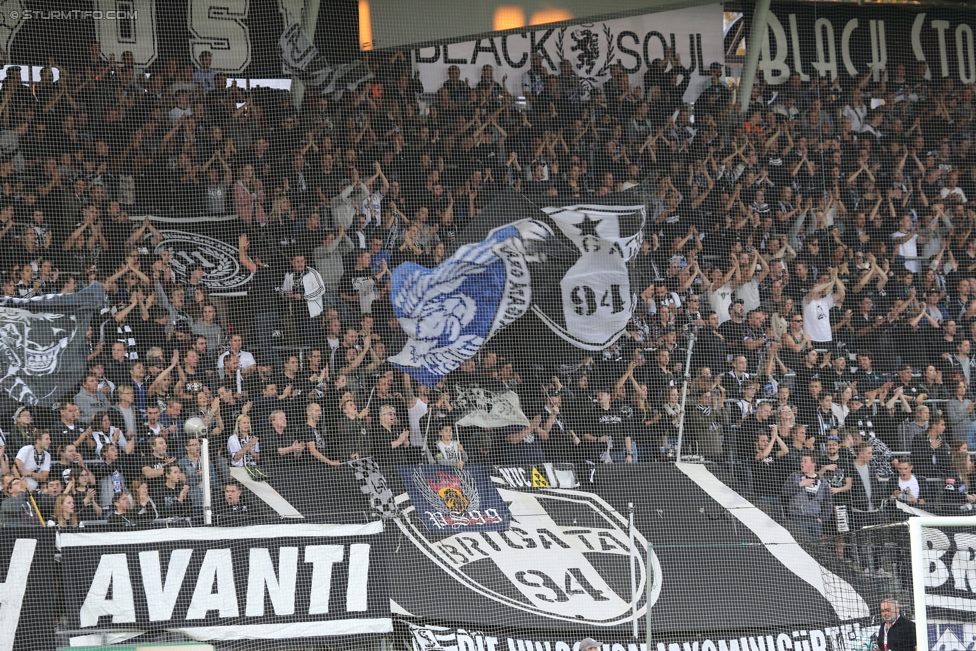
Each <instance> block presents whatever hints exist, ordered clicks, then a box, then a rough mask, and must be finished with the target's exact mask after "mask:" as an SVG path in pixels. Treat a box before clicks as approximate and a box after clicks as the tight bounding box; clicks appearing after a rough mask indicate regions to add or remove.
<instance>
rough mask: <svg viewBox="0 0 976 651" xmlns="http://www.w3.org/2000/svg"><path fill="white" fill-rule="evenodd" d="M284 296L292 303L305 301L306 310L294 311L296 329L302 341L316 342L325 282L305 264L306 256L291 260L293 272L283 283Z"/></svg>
mask: <svg viewBox="0 0 976 651" xmlns="http://www.w3.org/2000/svg"><path fill="white" fill-rule="evenodd" d="M281 293H282V295H283V296H284V297H285V298H286V299H289V300H292V301H305V305H306V309H305V310H300V309H292V317H293V318H294V320H295V327H296V329H297V330H298V334H299V336H300V337H301V340H302V341H316V339H315V337H316V336H317V335H318V318H319V316H321V315H322V310H323V299H324V298H325V296H324V294H325V282H324V281H323V280H322V275H321V274H319V272H318V271H316V270H315V269H314V268H312V267H309V266H307V265H306V263H305V256H304V255H295V256H294V257H292V259H291V270H290V271H288V272H287V273H286V274H285V278H284V281H283V282H282V283H281Z"/></svg>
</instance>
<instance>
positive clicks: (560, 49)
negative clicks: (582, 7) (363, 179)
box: [413, 4, 725, 102]
mask: <svg viewBox="0 0 976 651" xmlns="http://www.w3.org/2000/svg"><path fill="white" fill-rule="evenodd" d="M665 46H668V47H674V49H675V52H676V53H677V54H679V55H680V57H681V64H682V65H683V66H684V67H685V68H687V69H688V70H689V71H690V72H691V74H692V80H691V84H690V85H689V86H688V90H687V91H686V92H685V96H684V97H685V101H689V102H690V101H693V100H694V99H695V98H696V97H698V95H699V93H700V92H701V86H702V84H704V83H705V80H706V79H707V78H708V66H709V65H710V64H711V63H712V62H714V61H718V62H722V61H724V60H725V57H724V53H723V35H722V5H719V4H714V5H706V6H702V7H693V8H690V9H678V10H675V11H662V12H659V13H654V14H644V15H641V16H628V17H627V18H618V19H615V20H607V21H602V22H598V23H582V24H579V25H572V26H569V27H559V28H549V29H538V30H526V31H525V32H521V33H516V34H507V35H504V36H493V37H487V38H480V39H478V40H475V41H466V42H463V43H450V44H444V45H434V46H431V47H426V48H420V49H418V50H414V52H413V60H414V64H415V65H416V67H417V69H418V70H419V71H420V80H421V82H423V84H424V89H425V90H427V91H428V92H434V91H436V90H437V89H439V88H440V87H441V86H442V85H443V84H444V82H445V81H446V80H447V68H448V67H449V66H451V65H457V66H458V67H459V68H460V69H461V79H467V80H468V81H469V83H470V85H471V87H474V86H475V85H476V84H477V83H478V81H479V80H480V79H481V67H482V66H484V65H485V64H490V65H492V66H494V67H495V74H494V79H495V81H497V82H499V83H501V81H502V78H503V77H504V76H506V75H507V76H508V80H507V82H506V83H505V86H506V88H507V89H508V91H509V92H510V93H512V94H513V95H516V96H517V95H521V94H522V89H521V80H522V73H524V72H526V71H527V70H528V69H529V62H530V58H531V56H530V55H531V54H532V53H535V52H538V53H539V54H540V55H542V58H543V65H544V66H545V68H546V70H548V71H549V72H550V73H552V74H558V73H559V62H560V61H562V60H563V59H566V60H569V61H571V62H572V63H573V71H574V72H575V73H576V74H577V75H579V76H580V77H581V78H582V79H583V82H584V83H585V84H586V85H587V86H589V87H593V86H599V85H602V84H603V83H604V82H605V81H607V79H609V78H610V66H611V65H612V64H614V63H619V64H620V65H621V66H623V68H624V70H625V71H626V72H627V74H628V75H629V76H630V81H631V83H632V84H636V85H641V86H642V85H643V77H644V73H645V72H646V71H647V69H648V66H649V65H650V62H651V61H653V60H654V59H658V58H663V57H664V47H665Z"/></svg>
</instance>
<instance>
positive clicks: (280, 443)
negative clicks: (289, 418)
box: [261, 427, 304, 469]
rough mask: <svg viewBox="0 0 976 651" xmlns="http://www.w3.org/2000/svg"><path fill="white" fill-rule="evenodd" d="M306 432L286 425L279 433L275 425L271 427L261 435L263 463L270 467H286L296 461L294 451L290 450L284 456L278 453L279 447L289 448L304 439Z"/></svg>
mask: <svg viewBox="0 0 976 651" xmlns="http://www.w3.org/2000/svg"><path fill="white" fill-rule="evenodd" d="M303 435H304V433H299V432H298V431H293V428H291V427H285V429H284V431H282V432H281V434H279V433H278V432H277V431H275V429H274V428H273V427H269V428H268V429H267V430H266V431H265V432H264V433H263V434H262V435H261V465H262V466H265V467H267V468H270V469H276V468H285V467H287V466H288V465H289V464H291V463H293V462H294V461H295V456H294V453H292V452H288V453H287V454H285V455H284V456H282V455H281V454H278V448H287V447H288V446H289V445H291V444H292V443H294V442H295V441H300V440H303V439H302V436H303Z"/></svg>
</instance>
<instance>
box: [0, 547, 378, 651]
mask: <svg viewBox="0 0 976 651" xmlns="http://www.w3.org/2000/svg"><path fill="white" fill-rule="evenodd" d="M193 553H194V552H193V550H191V549H176V550H173V552H172V553H171V554H170V557H169V563H168V567H167V570H166V577H165V579H163V578H162V570H161V568H162V563H161V558H160V552H158V551H155V550H152V551H142V552H139V554H138V558H139V568H140V572H141V575H142V584H143V589H144V591H145V596H146V604H147V606H148V611H149V619H150V621H155V622H165V621H170V620H171V619H172V618H173V610H174V608H175V606H176V603H177V600H178V598H179V596H180V592H181V590H182V589H183V587H184V583H185V581H186V572H187V569H188V567H189V565H190V559H191V558H192V555H193ZM369 553H370V545H368V544H352V545H350V546H349V570H348V572H349V576H350V577H352V580H350V581H349V582H348V587H347V590H346V610H347V611H348V612H366V611H367V610H368V592H367V587H368V584H369V581H368V577H369V565H370V562H369ZM298 558H299V548H298V547H281V548H279V549H278V561H277V568H276V565H275V563H274V562H273V560H272V550H269V549H268V548H266V547H252V548H251V549H250V550H249V557H248V574H247V594H246V598H245V606H244V614H245V616H246V617H262V616H264V615H265V608H264V604H265V595H266V594H267V595H268V596H269V598H270V601H271V605H272V608H273V609H274V614H275V615H276V616H278V617H284V616H290V615H294V614H295V598H296V592H297V576H298ZM343 560H345V549H344V548H343V546H342V545H308V546H306V547H305V548H304V562H305V563H311V564H312V579H311V586H310V588H309V612H308V614H309V615H325V614H328V612H329V597H330V594H331V592H332V572H333V569H334V566H335V565H336V564H337V563H341V562H342V561H343ZM17 567H28V568H29V559H28V562H27V563H26V564H18V565H17ZM24 580H25V581H26V577H25V579H24ZM109 594H111V598H109ZM3 603H7V602H3ZM11 603H13V602H11ZM211 611H217V613H218V615H219V617H221V618H227V617H237V616H238V613H239V608H238V601H237V591H236V589H235V583H234V559H233V554H232V550H230V549H210V550H207V552H206V554H205V555H204V558H203V562H202V563H201V566H200V570H199V574H198V575H197V577H196V580H195V587H194V589H193V595H192V597H191V599H190V604H189V607H188V608H187V613H186V619H187V620H194V619H204V618H206V617H207V615H208V614H209V613H210V612H211ZM10 612H11V613H13V609H11V611H10ZM0 613H3V614H4V615H6V613H7V611H5V610H0ZM104 616H111V617H112V623H116V624H117V623H133V622H135V621H136V619H135V617H136V611H135V605H134V599H133V589H132V582H131V581H130V577H129V565H128V559H127V557H126V554H103V555H102V556H101V558H100V560H99V564H98V568H97V569H96V571H95V576H94V578H93V579H92V582H91V586H90V587H89V589H88V595H87V597H86V598H85V602H84V605H83V606H82V609H81V616H80V618H81V626H82V627H90V626H96V625H97V624H98V620H99V618H100V617H104ZM14 625H16V622H15V624H14ZM0 649H2V647H0Z"/></svg>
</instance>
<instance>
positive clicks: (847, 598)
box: [392, 464, 871, 651]
mask: <svg viewBox="0 0 976 651" xmlns="http://www.w3.org/2000/svg"><path fill="white" fill-rule="evenodd" d="M557 471H558V472H557ZM560 475H565V477H561V476H560ZM493 479H494V481H495V484H496V487H497V488H498V492H499V494H500V495H501V497H502V499H503V500H504V501H505V502H506V503H508V505H509V509H510V511H511V514H512V523H511V527H510V529H509V530H508V531H504V532H481V533H470V532H448V533H443V532H442V533H435V532H431V531H429V530H428V528H427V527H426V526H425V525H424V523H423V514H422V513H418V512H417V511H416V510H414V508H412V507H411V506H410V503H409V502H408V501H405V496H403V497H400V498H398V499H397V501H398V502H399V503H400V507H401V513H402V514H403V517H402V518H401V519H398V520H396V521H395V524H396V525H397V526H398V527H399V528H400V530H401V531H402V532H403V534H404V536H406V538H407V539H408V540H409V541H410V542H411V543H413V544H412V545H407V544H403V545H401V546H400V550H399V552H398V554H397V566H398V568H399V569H400V572H399V576H398V579H397V581H396V582H395V583H394V585H393V587H392V598H393V600H394V602H395V603H396V604H397V605H398V606H399V607H400V608H402V609H403V610H404V611H406V612H409V613H410V614H411V615H414V616H416V617H418V618H422V620H423V621H427V622H431V621H434V622H438V623H441V624H442V625H452V624H453V625H455V626H457V627H459V628H465V629H467V630H488V629H491V628H493V627H494V628H496V629H499V628H500V629H504V630H509V631H513V630H514V631H518V632H519V634H522V632H528V631H532V632H533V633H532V635H536V636H540V639H542V638H546V637H557V636H575V635H579V636H580V637H586V635H594V636H595V637H597V639H600V637H601V636H603V637H606V638H615V639H623V638H625V637H627V636H629V634H630V630H631V626H632V625H633V616H634V612H633V604H632V597H631V595H632V594H636V595H637V616H638V619H639V620H640V621H641V622H643V618H644V616H645V615H646V612H647V606H648V598H647V597H648V593H650V605H651V606H652V608H653V617H654V621H655V628H656V630H659V631H662V632H666V633H667V634H668V635H671V636H682V635H698V634H701V635H713V636H715V637H719V636H729V637H733V636H736V635H737V634H738V633H739V631H750V630H751V631H767V630H776V629H783V630H785V629H787V628H790V627H800V628H804V629H806V628H808V627H811V626H817V625H819V626H823V627H829V626H835V625H839V624H841V623H845V622H851V621H854V620H857V619H860V618H864V617H868V616H869V615H870V611H871V609H870V608H869V604H868V603H867V602H866V601H865V600H864V599H863V598H862V597H861V596H860V579H859V578H858V577H856V576H853V575H851V576H840V575H836V574H834V573H833V571H831V570H829V569H827V568H825V567H823V566H821V564H820V563H819V562H818V561H817V560H816V559H815V558H813V557H812V556H810V555H809V554H808V553H807V552H806V551H805V550H804V549H803V548H802V547H801V546H800V545H799V544H797V543H796V542H795V540H794V539H793V537H792V536H791V535H790V533H789V532H788V531H787V530H786V529H784V528H783V527H781V526H780V525H779V524H777V523H776V522H775V521H773V520H772V519H771V518H769V517H768V516H767V515H766V514H765V513H763V512H762V511H760V510H759V509H757V508H755V507H754V506H752V505H751V504H749V503H748V502H746V501H745V500H743V499H742V498H740V497H738V496H737V495H735V494H734V493H732V492H731V491H730V490H728V488H727V487H726V486H725V485H724V484H723V483H722V482H721V481H720V480H719V479H718V478H716V477H715V476H714V475H713V474H712V473H711V472H709V471H708V470H707V469H706V468H705V467H704V466H692V467H690V468H688V469H686V470H681V469H679V468H678V467H676V466H673V465H666V464H653V465H652V464H641V465H634V466H625V465H613V466H599V467H597V468H596V469H594V470H592V471H590V470H586V471H585V472H583V473H582V474H580V476H579V477H578V478H576V479H578V480H579V488H577V489H565V488H556V487H555V486H565V485H570V486H571V485H573V482H574V481H575V479H574V477H573V475H572V473H571V472H565V471H560V469H558V468H547V467H546V466H545V465H542V466H538V467H508V466H506V467H500V468H496V469H495V470H494V477H493ZM546 484H549V487H547V486H546ZM397 490H402V488H401V487H395V488H394V491H395V492H396V491H397ZM730 500H733V501H730ZM631 502H632V503H633V504H634V507H635V512H634V516H635V524H636V531H635V535H634V541H635V542H634V551H635V566H636V571H635V574H636V581H635V583H636V585H632V583H631V575H630V557H631V543H630V527H629V522H628V519H629V510H628V505H629V503H631ZM649 542H653V543H654V547H653V551H652V552H650V553H648V543H649ZM648 583H649V584H650V590H649V591H648ZM417 585H424V586H425V589H424V590H422V591H420V590H417V589H416V586H417ZM706 602H707V604H708V607H707V608H694V607H692V608H689V604H699V603H706ZM801 605H802V607H800V606H801ZM791 630H792V629H791ZM526 634H527V635H528V633H526ZM742 634H745V633H742ZM474 648H480V647H478V646H475V647H474ZM502 648H504V647H502ZM515 651H517V649H516V650H515ZM668 651H670V650H668ZM784 651H785V650H784Z"/></svg>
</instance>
